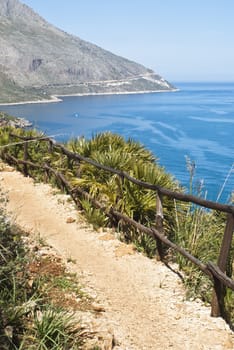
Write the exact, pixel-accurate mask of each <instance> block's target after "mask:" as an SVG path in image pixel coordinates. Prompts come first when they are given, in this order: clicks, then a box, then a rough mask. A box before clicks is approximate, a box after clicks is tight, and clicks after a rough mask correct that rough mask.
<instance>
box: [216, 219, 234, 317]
mask: <svg viewBox="0 0 234 350" xmlns="http://www.w3.org/2000/svg"><path fill="white" fill-rule="evenodd" d="M233 231H234V215H233V214H227V223H226V227H225V231H224V236H223V241H222V244H221V248H220V254H219V258H218V267H219V268H220V270H221V271H222V272H224V273H225V272H226V267H227V261H228V255H229V252H230V248H231V244H232V236H233ZM225 290H226V287H225V286H224V285H223V283H222V282H221V281H220V280H219V279H217V278H216V277H215V276H214V291H213V297H212V303H211V316H213V317H219V316H224V314H225V310H224V297H225Z"/></svg>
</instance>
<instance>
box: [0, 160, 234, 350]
mask: <svg viewBox="0 0 234 350" xmlns="http://www.w3.org/2000/svg"><path fill="white" fill-rule="evenodd" d="M0 168H1V172H0V185H1V190H2V191H3V192H5V193H7V196H8V199H9V200H8V202H7V211H8V212H9V213H11V215H12V217H13V219H14V220H15V222H16V223H17V224H19V225H20V226H21V227H22V228H24V229H26V230H27V231H29V232H30V233H31V234H32V235H39V236H40V237H42V238H45V239H46V240H47V242H48V243H49V244H50V245H52V246H53V247H54V248H55V249H56V250H57V251H58V252H59V253H60V254H61V255H62V256H63V257H64V258H69V259H72V260H73V261H75V262H76V263H75V264H74V268H75V270H76V272H77V273H78V274H79V275H82V276H83V280H84V283H85V284H86V285H88V286H89V288H90V290H91V291H92V292H93V293H95V294H97V296H98V299H99V300H100V301H101V302H102V304H103V305H104V306H105V310H106V312H105V317H106V318H107V319H108V320H109V323H110V324H111V325H112V327H113V329H114V334H115V338H116V339H117V341H118V345H117V346H116V347H115V349H116V350H117V349H119V350H150V349H153V350H156V349H162V350H166V349H183V350H185V349H186V350H195V349H196V350H198V349H204V350H206V349H207V350H208V349H210V350H219V349H234V334H233V333H232V332H231V331H230V329H229V327H228V326H227V325H226V323H225V322H224V321H223V320H222V319H220V318H211V317H210V316H209V315H210V308H209V307H206V306H204V305H202V303H201V302H200V301H196V302H192V301H186V300H185V293H184V289H183V286H182V284H181V281H180V279H179V278H178V276H177V275H176V274H174V273H173V272H171V271H170V270H169V269H168V268H166V267H165V266H164V265H163V264H161V263H160V262H156V261H155V260H150V259H148V258H146V257H144V256H143V255H141V254H139V253H137V252H135V251H134V249H133V248H132V247H131V246H130V247H129V246H126V245H124V244H123V243H120V242H119V241H118V240H117V239H115V236H114V235H111V234H110V233H106V232H99V233H97V232H95V231H93V230H92V229H91V228H90V227H89V226H87V225H86V224H85V222H84V221H83V220H82V218H81V217H79V213H78V212H77V211H76V210H75V208H74V206H73V204H72V203H71V202H69V201H68V198H67V196H64V195H61V194H54V190H53V189H51V187H50V186H49V185H45V184H34V182H33V180H32V179H30V178H25V177H23V176H22V175H21V174H20V173H18V172H16V171H14V170H13V169H11V168H10V167H8V166H5V165H3V164H2V165H1V166H0ZM73 219H75V221H74V222H72V221H73Z"/></svg>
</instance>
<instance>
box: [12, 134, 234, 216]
mask: <svg viewBox="0 0 234 350" xmlns="http://www.w3.org/2000/svg"><path fill="white" fill-rule="evenodd" d="M11 136H13V137H17V138H19V139H21V140H25V141H30V137H23V136H18V135H15V134H11ZM31 140H34V141H35V140H38V141H49V142H51V143H53V145H54V147H56V148H59V149H61V151H62V153H63V154H65V155H66V156H67V157H68V158H70V159H74V160H78V161H84V162H86V163H88V164H90V165H93V166H95V167H96V168H98V169H101V170H105V171H107V172H110V173H112V174H116V175H119V176H120V177H122V178H125V179H127V180H129V181H131V182H132V183H134V184H136V185H138V186H141V187H143V188H146V189H149V190H153V191H157V192H160V193H161V194H162V195H165V196H167V197H169V198H171V199H178V200H180V201H182V202H191V203H194V204H197V205H200V206H202V207H204V208H207V209H213V210H218V211H221V212H224V213H231V214H234V206H233V205H227V204H221V203H217V202H213V201H210V200H206V199H203V198H200V197H197V196H193V195H191V194H186V193H181V192H175V191H172V190H169V189H166V188H164V187H161V186H158V185H154V184H151V183H149V182H145V181H141V180H138V179H136V178H134V177H132V176H130V175H129V174H128V173H126V172H125V171H122V170H118V169H114V168H111V167H108V166H106V165H102V164H99V163H97V162H96V161H95V160H92V159H90V158H86V157H84V156H81V155H80V154H77V153H74V152H71V151H69V150H68V149H67V148H66V147H64V146H63V145H61V144H59V143H57V142H55V141H54V140H52V139H51V138H49V137H31Z"/></svg>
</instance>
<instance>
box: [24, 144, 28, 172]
mask: <svg viewBox="0 0 234 350" xmlns="http://www.w3.org/2000/svg"><path fill="white" fill-rule="evenodd" d="M27 160H28V143H27V141H26V142H25V143H24V161H27ZM23 173H24V176H28V166H27V164H24V165H23Z"/></svg>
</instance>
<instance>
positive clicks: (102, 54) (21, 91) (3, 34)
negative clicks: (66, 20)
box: [0, 0, 173, 102]
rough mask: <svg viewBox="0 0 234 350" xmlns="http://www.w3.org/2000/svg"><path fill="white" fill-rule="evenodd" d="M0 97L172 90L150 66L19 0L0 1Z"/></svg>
mask: <svg viewBox="0 0 234 350" xmlns="http://www.w3.org/2000/svg"><path fill="white" fill-rule="evenodd" d="M0 88H1V91H0V102H7V101H13V100H25V99H36V98H40V99H43V98H45V97H46V96H48V94H73V93H111V92H120V91H121V92H122V91H125V92H135V91H156V90H171V89H172V88H173V87H172V85H171V84H169V83H168V82H167V81H165V80H164V79H163V78H162V77H161V76H159V75H157V74H155V73H154V72H153V71H152V70H150V69H147V68H145V67H144V66H142V65H140V64H137V63H135V62H132V61H129V60H127V59H125V58H122V57H120V56H117V55H114V54H113V53H111V52H109V51H106V50H103V49H101V48H100V47H98V46H96V45H93V44H91V43H89V42H86V41H84V40H81V39H80V38H78V37H75V36H73V35H70V34H67V33H65V32H64V31H62V30H60V29H58V28H56V27H54V26H52V25H51V24H49V23H48V22H46V21H45V20H44V19H43V18H42V17H40V16H39V15H37V14H36V13H35V12H34V11H33V10H32V9H30V8H29V7H28V6H26V5H24V4H22V3H21V2H20V1H18V0H0Z"/></svg>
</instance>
